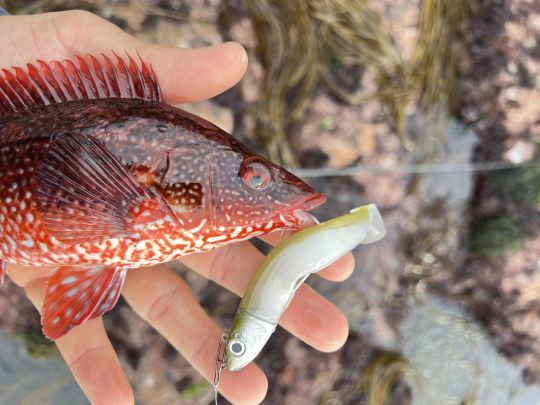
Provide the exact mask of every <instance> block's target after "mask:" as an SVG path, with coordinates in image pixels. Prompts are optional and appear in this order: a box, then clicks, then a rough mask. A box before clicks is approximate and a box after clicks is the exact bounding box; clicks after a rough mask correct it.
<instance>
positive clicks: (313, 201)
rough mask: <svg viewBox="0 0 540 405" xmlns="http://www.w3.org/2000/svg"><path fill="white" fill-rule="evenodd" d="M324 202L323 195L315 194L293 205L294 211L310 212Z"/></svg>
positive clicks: (324, 197)
mask: <svg viewBox="0 0 540 405" xmlns="http://www.w3.org/2000/svg"><path fill="white" fill-rule="evenodd" d="M325 202H326V196H325V195H324V194H319V193H315V194H313V195H310V196H309V197H308V198H306V199H305V200H304V201H302V202H300V203H298V204H295V206H293V209H294V210H302V211H311V210H312V209H314V208H317V207H318V206H319V205H322V204H324V203H325Z"/></svg>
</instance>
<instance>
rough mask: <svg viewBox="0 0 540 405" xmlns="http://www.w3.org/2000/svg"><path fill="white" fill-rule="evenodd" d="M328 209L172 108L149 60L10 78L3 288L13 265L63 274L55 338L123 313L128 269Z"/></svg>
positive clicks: (2, 184)
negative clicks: (119, 304)
mask: <svg viewBox="0 0 540 405" xmlns="http://www.w3.org/2000/svg"><path fill="white" fill-rule="evenodd" d="M322 202H324V197H323V196H321V195H319V194H318V193H316V192H315V191H314V190H313V189H311V188H310V187H309V186H308V185H306V184H305V183H303V182H302V181H301V180H299V179H298V178H296V177H295V176H293V175H292V174H290V173H289V172H287V171H286V170H284V169H283V168H281V167H279V166H276V165H274V164H272V163H271V162H268V161H267V160H266V159H264V158H263V157H261V156H259V155H257V154H255V153H254V152H252V151H250V150H249V149H247V148H246V147H244V146H243V145H242V144H241V143H240V142H238V141H237V140H235V139H234V138H233V137H231V136H230V135H229V134H227V133H226V132H224V131H223V130H221V129H219V128H218V127H216V126H215V125H213V124H211V123H209V122H208V121H205V120H203V119H202V118H200V117H197V116H195V115H193V114H190V113H188V112H185V111H183V110H181V109H178V108H175V107H172V106H169V105H167V104H165V103H164V102H163V101H162V99H161V92H160V89H159V85H158V84H157V78H156V77H155V74H154V73H153V71H152V70H151V68H150V67H148V66H147V65H146V64H145V63H144V62H143V61H141V65H140V66H138V65H137V64H136V63H135V62H134V61H133V59H131V58H129V62H128V63H125V62H124V61H123V59H122V58H119V57H118V56H117V57H116V63H114V62H112V61H111V59H109V58H108V57H106V56H103V61H98V60H97V59H96V58H94V57H92V56H89V57H87V58H76V59H75V61H71V60H68V61H64V62H51V63H45V62H41V61H40V62H38V64H37V65H28V69H27V70H26V71H25V70H22V69H19V68H14V69H13V70H3V75H0V264H1V265H2V267H0V278H1V277H2V276H3V273H4V272H5V263H6V262H8V263H17V264H21V265H26V266H36V265H57V266H58V267H57V269H56V270H55V271H54V272H53V273H52V274H51V276H49V279H48V282H47V293H46V297H45V304H44V311H43V315H42V321H43V325H44V332H45V334H46V335H47V336H49V337H51V338H53V339H54V338H58V337H60V336H61V335H63V334H64V333H66V332H67V331H68V330H69V329H70V328H72V327H73V326H75V325H77V324H80V323H82V322H84V321H85V320H86V319H89V318H93V317H95V316H99V315H101V314H103V313H104V312H106V311H107V310H109V309H111V308H112V307H113V306H114V304H115V303H116V300H117V299H118V296H119V294H120V291H121V288H122V285H123V281H124V278H125V272H126V270H127V269H130V268H137V267H142V266H149V265H155V264H158V263H163V262H167V261H169V260H173V259H175V258H178V257H180V256H183V255H186V254H190V253H196V252H202V251H207V250H210V249H212V248H215V247H219V246H223V245H226V244H229V243H233V242H238V241H241V240H245V239H249V238H252V237H255V236H259V235H262V234H266V233H269V232H272V231H274V230H277V229H287V228H298V227H300V226H302V224H303V220H304V217H303V214H302V213H303V211H304V210H308V209H311V208H314V207H315V206H317V205H319V204H321V203H322ZM2 269H4V270H2ZM29 271H30V270H29Z"/></svg>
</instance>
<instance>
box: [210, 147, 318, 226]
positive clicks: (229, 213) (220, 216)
mask: <svg viewBox="0 0 540 405" xmlns="http://www.w3.org/2000/svg"><path fill="white" fill-rule="evenodd" d="M228 155H229V156H228V157H226V158H225V156H224V158H223V159H222V160H220V161H218V162H216V163H215V164H213V166H212V177H213V207H212V209H213V212H212V218H213V222H214V224H215V225H216V226H218V228H219V227H221V228H222V229H223V228H225V229H228V230H231V231H232V232H233V234H240V235H247V234H249V233H250V232H252V231H253V232H257V233H259V234H263V233H268V232H271V231H273V230H276V229H298V228H302V227H305V226H308V225H311V224H312V223H313V222H312V218H311V216H310V215H309V214H307V213H306V211H309V210H311V209H313V208H315V207H317V206H319V205H320V204H322V203H324V202H325V201H326V197H325V196H323V195H321V194H319V193H318V192H316V191H315V190H314V189H313V188H312V187H311V186H309V185H308V184H306V183H305V182H303V181H302V180H300V179H299V178H298V177H296V176H295V175H293V174H292V173H290V172H288V171H287V170H285V169H284V168H282V167H280V166H278V165H276V164H273V163H271V162H270V161H268V160H267V159H265V158H263V157H262V156H259V155H257V154H254V153H251V152H249V153H245V154H244V153H239V152H234V151H230V152H229V153H228ZM223 162H228V164H224V163H223Z"/></svg>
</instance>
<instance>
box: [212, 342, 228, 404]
mask: <svg viewBox="0 0 540 405" xmlns="http://www.w3.org/2000/svg"><path fill="white" fill-rule="evenodd" d="M228 340H229V334H228V333H227V332H223V333H222V334H221V337H220V339H219V343H218V349H217V353H216V369H215V372H214V403H215V405H218V387H219V380H220V378H221V372H222V371H223V369H224V368H226V367H227V352H226V351H225V348H226V347H227V341H228Z"/></svg>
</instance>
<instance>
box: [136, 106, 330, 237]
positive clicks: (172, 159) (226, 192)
mask: <svg viewBox="0 0 540 405" xmlns="http://www.w3.org/2000/svg"><path fill="white" fill-rule="evenodd" d="M167 108H171V109H172V107H167ZM172 111H174V117H175V118H174V119H178V120H179V121H178V123H176V122H174V123H173V124H174V125H170V126H169V127H168V128H169V129H168V130H167V131H164V133H163V134H161V136H163V138H162V140H160V141H159V142H158V143H157V145H158V147H159V145H161V146H162V147H165V146H167V149H166V154H164V153H161V155H160V156H161V158H160V159H159V163H158V164H155V169H153V173H155V178H156V179H158V180H159V181H158V183H159V184H158V185H157V187H156V188H157V189H158V190H159V191H160V192H161V193H162V194H163V196H164V197H165V199H166V200H167V201H168V203H169V205H170V206H171V208H172V209H173V211H174V212H175V213H177V215H178V217H179V219H180V220H181V221H180V222H181V223H185V224H186V226H189V228H188V229H197V230H200V231H201V232H205V233H206V234H208V235H212V237H213V238H214V240H215V241H218V240H223V241H228V240H230V239H244V238H245V239H247V238H248V237H250V236H257V235H260V234H263V233H269V232H272V231H274V230H276V229H298V228H302V227H305V226H308V225H311V224H313V220H312V217H311V216H309V214H307V213H306V211H309V210H311V209H313V208H315V207H317V206H319V205H320V204H322V203H324V202H325V201H326V197H325V196H323V195H321V194H319V193H318V192H316V191H315V190H314V189H313V188H312V187H310V186H309V185H308V184H306V183H305V182H304V181H302V180H301V179H299V178H298V177H296V176H295V175H293V174H292V173H290V172H289V171H287V170H286V169H284V168H283V167H280V166H278V165H276V164H274V163H272V162H270V161H268V160H267V159H265V158H264V157H262V156H260V155H258V154H256V153H254V152H253V151H251V150H250V149H248V148H247V147H245V146H244V145H243V144H242V143H240V142H239V141H238V140H236V139H235V138H234V137H232V136H231V135H229V134H228V133H226V132H225V131H223V130H221V129H220V128H218V127H216V126H215V125H213V124H211V123H210V122H208V121H206V120H203V119H202V118H200V117H197V116H194V115H193V114H190V113H187V112H185V111H181V110H179V109H174V110H172ZM160 126H163V124H160ZM145 153H146V154H151V153H154V152H153V150H152V149H149V150H147V151H145ZM138 177H139V176H138ZM209 227H210V228H211V229H209ZM225 236H226V237H225ZM216 238H219V239H216Z"/></svg>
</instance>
